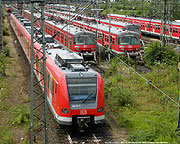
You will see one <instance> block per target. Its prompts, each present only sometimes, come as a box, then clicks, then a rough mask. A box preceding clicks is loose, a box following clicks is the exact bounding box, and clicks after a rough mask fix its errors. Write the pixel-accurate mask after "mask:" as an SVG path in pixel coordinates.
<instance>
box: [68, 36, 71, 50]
mask: <svg viewBox="0 0 180 144" xmlns="http://www.w3.org/2000/svg"><path fill="white" fill-rule="evenodd" d="M70 43H71V38H70V37H68V48H69V49H70V47H71V44H70Z"/></svg>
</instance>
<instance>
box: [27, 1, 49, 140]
mask: <svg viewBox="0 0 180 144" xmlns="http://www.w3.org/2000/svg"><path fill="white" fill-rule="evenodd" d="M35 4H38V5H39V6H40V10H39V9H38V8H35ZM44 5H45V1H44V0H39V1H38V0H31V88H30V89H31V96H30V97H31V98H30V105H31V110H30V143H31V144H32V143H33V142H42V143H45V144H47V143H48V111H47V89H46V56H45V31H44V21H45V19H44ZM34 13H39V14H40V17H39V18H37V19H34V17H33V14H34ZM35 22H39V23H40V24H41V31H40V32H41V38H40V39H42V47H41V49H40V50H37V49H36V48H35V47H34V43H35V42H36V40H35V38H34V36H35V35H34V29H33V28H34V25H35ZM37 51H38V52H39V53H41V57H37V56H36V54H37ZM36 64H38V65H39V69H36V68H35V65H36ZM34 72H35V73H36V74H37V75H40V79H37V80H36V79H35V74H34ZM39 85H41V88H42V91H39ZM36 102H38V104H36ZM41 111H43V114H38V113H39V112H41ZM38 135H39V136H38Z"/></svg>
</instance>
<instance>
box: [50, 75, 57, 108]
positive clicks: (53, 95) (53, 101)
mask: <svg viewBox="0 0 180 144" xmlns="http://www.w3.org/2000/svg"><path fill="white" fill-rule="evenodd" d="M56 93H57V83H56V81H55V79H54V77H53V76H52V79H51V97H50V102H51V104H52V106H53V108H54V109H55V108H56Z"/></svg>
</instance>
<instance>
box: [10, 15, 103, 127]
mask: <svg viewBox="0 0 180 144" xmlns="http://www.w3.org/2000/svg"><path fill="white" fill-rule="evenodd" d="M17 17H18V14H17V13H13V14H11V15H10V23H11V25H12V28H13V30H14V32H15V34H16V36H17V38H18V40H19V42H20V44H21V46H22V49H23V51H24V53H25V55H26V57H27V59H28V61H29V63H30V56H31V55H30V51H31V50H30V49H31V48H30V45H31V35H30V33H29V32H28V31H29V27H28V26H27V27H26V26H24V24H22V22H20V19H22V17H21V18H20V17H19V18H17ZM23 19H24V18H23ZM24 23H26V22H24ZM51 38H52V37H51ZM45 40H46V36H45ZM50 41H51V42H52V40H50ZM50 41H49V40H47V41H46V45H47V44H49V43H51V42H50ZM34 47H35V48H36V49H34V51H36V54H35V57H36V58H37V59H39V58H40V57H41V56H42V53H41V52H40V49H41V41H40V42H39V43H38V41H37V42H35V43H34ZM45 55H46V71H47V85H46V87H47V99H48V104H49V108H50V109H51V111H52V114H53V116H54V118H55V120H56V121H57V122H58V123H59V124H61V125H72V124H78V125H79V126H80V127H83V125H84V124H86V123H98V122H102V121H103V120H104V118H105V115H104V114H105V107H104V92H103V80H102V78H101V76H100V74H99V73H98V72H96V71H94V70H92V69H90V68H89V67H88V66H86V65H85V64H84V63H83V58H82V57H81V56H79V55H78V54H76V53H73V52H71V51H68V50H66V49H64V47H63V46H61V45H59V46H58V44H57V43H54V46H52V43H51V46H48V47H46V54H45ZM40 63H41V62H39V63H36V64H35V65H34V68H35V69H36V70H38V71H41V69H42V65H41V64H40ZM34 73H35V75H36V77H37V78H38V79H39V80H40V79H42V77H41V76H40V75H39V73H37V71H35V70H34ZM41 85H43V81H41Z"/></svg>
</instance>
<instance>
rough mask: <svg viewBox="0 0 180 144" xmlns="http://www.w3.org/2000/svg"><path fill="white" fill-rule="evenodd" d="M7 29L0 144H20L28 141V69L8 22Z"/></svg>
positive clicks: (0, 97) (0, 100)
mask: <svg viewBox="0 0 180 144" xmlns="http://www.w3.org/2000/svg"><path fill="white" fill-rule="evenodd" d="M5 22H6V25H7V24H8V22H7V20H5ZM8 29H9V30H10V36H6V37H5V39H6V41H7V42H8V44H7V47H8V48H9V50H10V56H9V57H7V58H6V77H4V78H2V77H1V78H0V115H1V116H0V143H2V144H5V143H7V144H10V143H22V144H23V143H27V142H28V131H29V129H28V128H29V121H28V119H29V118H28V114H29V85H30V83H29V78H30V75H29V74H30V73H29V70H30V68H29V64H28V62H27V60H26V58H25V56H24V54H23V51H22V49H21V46H20V45H19V44H18V42H17V39H16V37H15V35H14V33H13V31H12V29H11V27H10V25H9V26H8ZM15 42H16V43H15Z"/></svg>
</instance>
